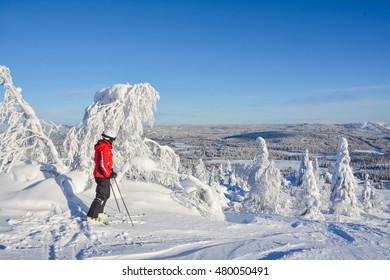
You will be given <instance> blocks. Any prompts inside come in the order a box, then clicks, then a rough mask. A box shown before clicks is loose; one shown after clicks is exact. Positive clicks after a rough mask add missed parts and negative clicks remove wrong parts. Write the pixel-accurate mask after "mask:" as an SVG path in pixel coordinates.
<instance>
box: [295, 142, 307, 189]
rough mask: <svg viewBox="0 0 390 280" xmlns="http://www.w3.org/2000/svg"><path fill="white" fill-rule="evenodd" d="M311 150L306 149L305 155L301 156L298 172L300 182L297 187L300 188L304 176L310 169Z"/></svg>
mask: <svg viewBox="0 0 390 280" xmlns="http://www.w3.org/2000/svg"><path fill="white" fill-rule="evenodd" d="M309 160H310V159H309V150H307V149H306V151H305V153H304V154H302V155H301V162H300V165H299V170H298V180H297V185H298V186H300V185H301V184H302V180H303V176H304V174H305V172H306V169H307V168H308V164H309Z"/></svg>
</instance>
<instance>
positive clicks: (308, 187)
mask: <svg viewBox="0 0 390 280" xmlns="http://www.w3.org/2000/svg"><path fill="white" fill-rule="evenodd" d="M306 160H308V162H305V166H306V168H305V170H304V173H303V175H302V185H301V187H302V190H303V195H302V200H301V203H300V214H301V215H302V216H305V217H306V218H309V219H323V215H322V213H321V194H320V191H319V189H318V187H317V180H316V178H315V175H314V171H313V164H312V162H311V161H310V160H309V158H308V157H307V159H306Z"/></svg>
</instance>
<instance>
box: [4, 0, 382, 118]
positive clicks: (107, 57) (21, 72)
mask: <svg viewBox="0 0 390 280" xmlns="http://www.w3.org/2000/svg"><path fill="white" fill-rule="evenodd" d="M0 34H1V36H0V65H6V66H8V67H9V68H10V69H11V74H12V76H13V78H14V84H15V85H16V86H19V87H21V88H22V89H23V97H24V99H25V100H26V101H27V102H28V103H29V104H30V105H32V106H33V108H34V109H35V111H36V113H37V115H38V117H39V118H42V119H45V120H49V121H50V120H51V121H55V122H59V123H64V124H71V125H73V124H77V123H79V122H80V121H81V119H82V116H83V112H84V109H85V107H87V106H88V105H90V104H91V102H92V101H93V96H94V93H95V92H96V91H97V90H99V89H100V88H102V87H107V86H111V85H112V84H115V83H127V82H129V83H130V84H135V83H142V82H148V83H150V84H151V85H152V86H153V87H154V88H155V89H156V90H157V91H158V92H159V93H160V96H161V99H160V101H159V102H158V104H157V113H156V115H155V117H156V124H246V123H248V124H249V123H250V124H253V123H302V122H329V123H345V122H355V121H366V120H370V121H386V122H390V113H389V112H390V110H389V107H390V1H386V0H383V1H377V0H367V1H360V0H351V1H345V0H338V1H336V0H334V1H332V0H327V1H321V0H316V1H309V0H307V1H300V0H297V1H292V0H291V1H276V0H274V1H271V0H269V1H248V0H242V1H212V0H208V1H172V0H170V1H147V0H145V1H125V0H122V1H115V0H110V1H105V0H95V1H75V0H66V1H43V0H35V1H20V0H0ZM3 92H4V90H3V89H2V90H1V91H0V93H1V94H2V93H3ZM2 96H3V95H1V98H2Z"/></svg>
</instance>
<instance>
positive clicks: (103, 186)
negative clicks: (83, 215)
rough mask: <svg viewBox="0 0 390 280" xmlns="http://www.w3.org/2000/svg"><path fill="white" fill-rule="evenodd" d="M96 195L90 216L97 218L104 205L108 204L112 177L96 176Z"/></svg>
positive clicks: (89, 212) (90, 209)
mask: <svg viewBox="0 0 390 280" xmlns="http://www.w3.org/2000/svg"><path fill="white" fill-rule="evenodd" d="M95 182H96V184H97V186H96V197H95V199H94V200H93V201H92V204H91V207H90V208H89V211H88V214H87V216H88V217H91V218H97V217H98V216H99V213H103V211H104V206H106V202H107V200H108V199H109V198H110V188H111V181H110V178H97V177H95Z"/></svg>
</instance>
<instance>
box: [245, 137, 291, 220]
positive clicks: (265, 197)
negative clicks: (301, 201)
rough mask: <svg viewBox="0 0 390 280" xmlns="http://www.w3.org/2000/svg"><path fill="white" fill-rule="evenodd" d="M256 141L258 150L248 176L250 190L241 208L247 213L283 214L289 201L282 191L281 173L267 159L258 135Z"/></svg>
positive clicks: (264, 143) (263, 145)
mask: <svg viewBox="0 0 390 280" xmlns="http://www.w3.org/2000/svg"><path fill="white" fill-rule="evenodd" d="M256 142H257V144H258V145H259V152H258V154H257V156H256V157H255V159H254V161H253V166H252V168H251V171H250V174H249V176H248V178H249V179H248V183H249V186H250V191H249V194H248V196H247V197H246V198H245V199H244V201H243V202H242V210H243V211H245V212H247V213H271V214H284V213H286V211H287V209H288V208H289V207H290V203H291V202H290V200H289V199H288V196H287V194H286V193H284V192H282V174H281V173H280V170H279V169H278V168H277V167H276V166H275V163H274V162H273V161H269V159H268V156H269V153H268V148H267V144H266V142H265V140H264V139H263V138H261V137H258V138H257V139H256Z"/></svg>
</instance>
